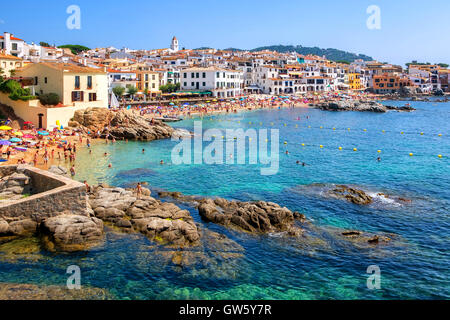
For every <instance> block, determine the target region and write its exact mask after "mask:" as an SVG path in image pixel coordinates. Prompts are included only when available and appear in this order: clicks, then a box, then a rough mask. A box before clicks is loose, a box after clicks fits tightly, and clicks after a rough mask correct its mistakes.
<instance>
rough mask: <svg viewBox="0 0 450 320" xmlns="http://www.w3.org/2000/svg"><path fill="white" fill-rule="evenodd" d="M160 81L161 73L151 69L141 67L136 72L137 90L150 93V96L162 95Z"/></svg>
mask: <svg viewBox="0 0 450 320" xmlns="http://www.w3.org/2000/svg"><path fill="white" fill-rule="evenodd" d="M159 80H160V79H159V73H158V72H155V71H152V70H150V67H139V68H138V69H137V70H136V81H137V85H136V88H137V89H138V90H139V91H140V92H142V93H144V92H145V91H148V93H149V95H150V96H156V95H158V94H160V93H161V91H160V90H159Z"/></svg>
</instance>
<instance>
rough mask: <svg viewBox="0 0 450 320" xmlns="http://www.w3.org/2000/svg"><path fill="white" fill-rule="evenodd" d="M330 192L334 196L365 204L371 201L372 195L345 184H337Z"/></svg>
mask: <svg viewBox="0 0 450 320" xmlns="http://www.w3.org/2000/svg"><path fill="white" fill-rule="evenodd" d="M330 194H331V195H332V196H334V197H336V198H340V199H345V200H347V201H349V202H352V203H355V204H360V205H366V204H370V203H372V202H373V199H372V197H370V196H369V195H367V194H366V193H365V192H364V191H362V190H359V189H356V188H352V187H349V186H345V185H337V186H336V187H335V188H334V189H332V190H331V191H330Z"/></svg>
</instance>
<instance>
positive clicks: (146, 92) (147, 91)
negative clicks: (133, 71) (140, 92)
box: [144, 88, 150, 100]
mask: <svg viewBox="0 0 450 320" xmlns="http://www.w3.org/2000/svg"><path fill="white" fill-rule="evenodd" d="M149 93H150V91H149V90H148V88H145V89H144V95H145V100H147V96H148V95H149Z"/></svg>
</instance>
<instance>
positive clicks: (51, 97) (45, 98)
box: [39, 93, 60, 106]
mask: <svg viewBox="0 0 450 320" xmlns="http://www.w3.org/2000/svg"><path fill="white" fill-rule="evenodd" d="M39 101H40V102H41V104H43V105H44V106H47V105H48V106H56V105H57V104H58V103H59V102H60V99H59V96H58V95H57V94H56V93H48V94H41V95H40V96H39Z"/></svg>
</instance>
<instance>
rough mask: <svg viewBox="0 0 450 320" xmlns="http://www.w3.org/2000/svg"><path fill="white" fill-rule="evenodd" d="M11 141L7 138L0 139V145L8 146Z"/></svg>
mask: <svg viewBox="0 0 450 320" xmlns="http://www.w3.org/2000/svg"><path fill="white" fill-rule="evenodd" d="M10 145H11V141H8V140H0V146H10Z"/></svg>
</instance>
